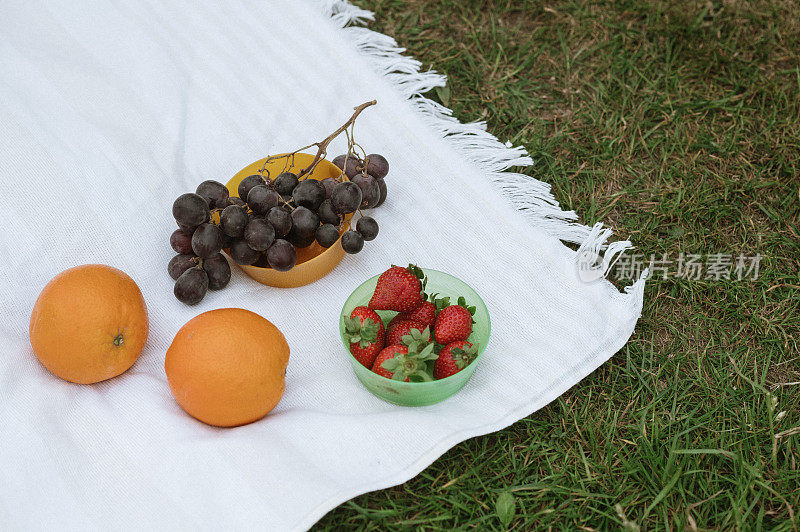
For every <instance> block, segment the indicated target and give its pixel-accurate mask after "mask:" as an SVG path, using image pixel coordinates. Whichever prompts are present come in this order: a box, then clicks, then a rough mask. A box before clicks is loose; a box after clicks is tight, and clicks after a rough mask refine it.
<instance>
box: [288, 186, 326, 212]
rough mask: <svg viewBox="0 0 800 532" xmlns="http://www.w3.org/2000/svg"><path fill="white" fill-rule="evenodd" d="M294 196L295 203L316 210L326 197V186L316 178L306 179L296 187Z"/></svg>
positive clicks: (293, 192)
mask: <svg viewBox="0 0 800 532" xmlns="http://www.w3.org/2000/svg"><path fill="white" fill-rule="evenodd" d="M292 198H294V203H295V205H299V206H301V207H307V208H309V209H311V210H312V211H316V210H317V208H319V204H320V203H322V201H323V200H324V199H325V187H324V186H323V184H322V183H320V182H319V181H317V180H316V179H310V178H309V179H304V180H303V181H300V183H298V184H297V186H296V187H294V190H293V191H292Z"/></svg>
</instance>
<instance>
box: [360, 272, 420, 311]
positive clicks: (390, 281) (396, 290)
mask: <svg viewBox="0 0 800 532" xmlns="http://www.w3.org/2000/svg"><path fill="white" fill-rule="evenodd" d="M420 275H422V276H423V277H424V274H422V271H421V270H420V269H419V268H417V267H415V266H409V267H408V268H402V267H400V266H392V267H391V268H389V269H388V270H386V271H385V272H383V273H382V274H381V276H380V277H378V285H377V286H376V287H375V293H374V294H373V295H372V299H370V300H369V308H371V309H375V310H396V311H397V312H407V311H410V310H414V309H416V308H417V307H419V306H420V304H421V303H422V283H421V282H420V279H419V276H420Z"/></svg>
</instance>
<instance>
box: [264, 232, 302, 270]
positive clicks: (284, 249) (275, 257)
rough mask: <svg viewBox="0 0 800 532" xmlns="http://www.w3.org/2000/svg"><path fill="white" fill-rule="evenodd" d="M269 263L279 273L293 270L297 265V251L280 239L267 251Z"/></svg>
mask: <svg viewBox="0 0 800 532" xmlns="http://www.w3.org/2000/svg"><path fill="white" fill-rule="evenodd" d="M267 262H268V263H269V265H270V266H272V268H273V269H275V270H278V271H279V272H285V271H288V270H291V269H292V268H294V265H295V264H296V263H297V251H296V250H295V249H294V246H293V245H291V244H290V243H289V242H287V241H286V240H283V239H280V238H279V239H278V240H276V241H275V242H274V243H273V244H272V246H270V248H269V249H268V250H267Z"/></svg>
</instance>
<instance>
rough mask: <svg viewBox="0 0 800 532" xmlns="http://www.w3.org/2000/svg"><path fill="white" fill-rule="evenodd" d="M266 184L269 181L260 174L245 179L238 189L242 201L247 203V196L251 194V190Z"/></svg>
mask: <svg viewBox="0 0 800 532" xmlns="http://www.w3.org/2000/svg"><path fill="white" fill-rule="evenodd" d="M266 184H267V180H266V179H264V178H263V177H261V176H260V175H258V174H253V175H249V176H247V177H245V178H244V179H242V181H241V182H240V183H239V188H238V189H237V190H238V191H239V198H240V199H241V200H242V201H247V195H248V194H249V193H250V189H251V188H253V187H255V186H258V185H266Z"/></svg>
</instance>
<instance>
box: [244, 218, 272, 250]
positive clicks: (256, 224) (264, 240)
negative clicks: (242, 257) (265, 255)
mask: <svg viewBox="0 0 800 532" xmlns="http://www.w3.org/2000/svg"><path fill="white" fill-rule="evenodd" d="M244 241H245V242H247V245H248V246H250V247H251V248H252V249H255V250H256V251H266V250H267V249H268V248H269V247H270V246H271V245H272V242H274V241H275V228H274V227H272V224H271V223H269V222H268V221H266V220H264V219H263V218H256V219H255V220H252V221H251V222H250V223H249V224H247V227H245V229H244Z"/></svg>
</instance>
